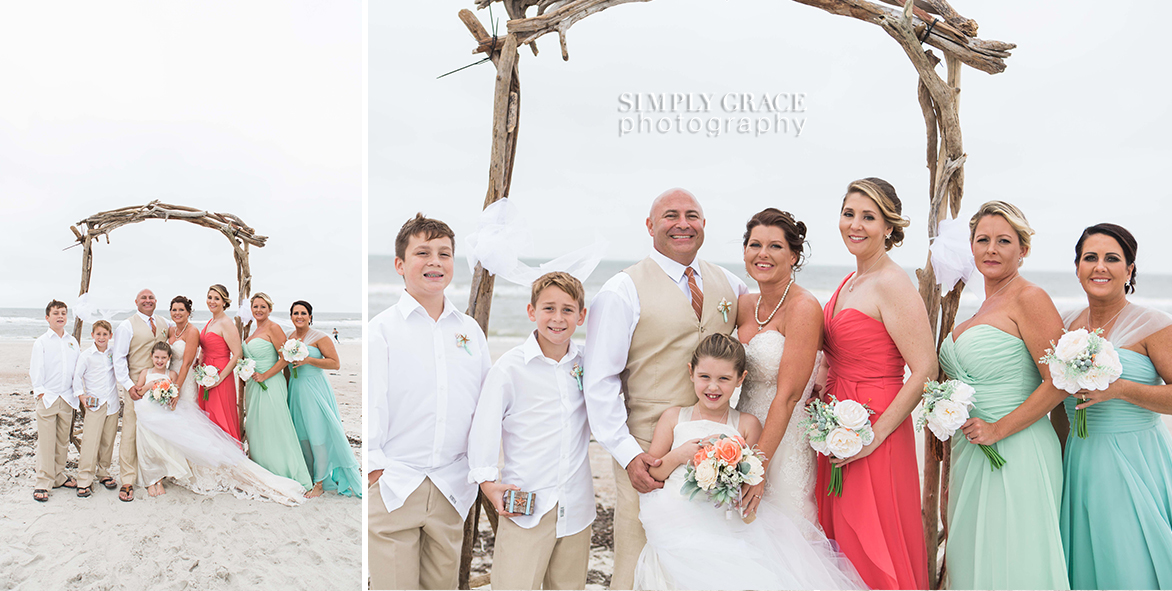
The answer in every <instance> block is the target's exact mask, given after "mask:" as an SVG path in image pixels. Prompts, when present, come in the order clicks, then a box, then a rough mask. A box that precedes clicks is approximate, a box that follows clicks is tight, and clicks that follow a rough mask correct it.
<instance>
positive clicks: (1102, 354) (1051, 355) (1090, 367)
mask: <svg viewBox="0 0 1172 591" xmlns="http://www.w3.org/2000/svg"><path fill="white" fill-rule="evenodd" d="M1050 345H1051V346H1052V348H1050V349H1046V355H1045V356H1043V357H1042V358H1041V359H1039V360H1038V361H1040V362H1042V363H1045V364H1046V365H1049V366H1050V377H1051V378H1053V379H1054V387H1055V388H1058V389H1060V390H1065V391H1066V392H1068V393H1070V394H1077V393H1078V392H1079V390H1106V389H1107V387H1108V386H1110V385H1111V383H1112V382H1114V381H1115V380H1117V379H1119V376H1120V375H1123V365H1122V364H1121V363H1119V354H1118V353H1116V352H1115V347H1113V346H1112V345H1111V341H1108V340H1107V339H1105V338H1103V329H1101V328H1096V329H1095V331H1094V332H1088V331H1087V329H1085V328H1080V329H1078V330H1072V331H1068V332H1066V333H1065V334H1063V335H1062V338H1060V339H1058V344H1056V345H1055V344H1054V341H1050ZM1074 430H1075V433H1076V434H1077V435H1078V436H1079V437H1082V438H1083V439H1086V436H1087V410H1086V409H1085V408H1083V409H1078V410H1076V411H1074Z"/></svg>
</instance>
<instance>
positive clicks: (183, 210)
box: [69, 199, 268, 432]
mask: <svg viewBox="0 0 1172 591" xmlns="http://www.w3.org/2000/svg"><path fill="white" fill-rule="evenodd" d="M152 219H156V220H163V221H167V220H180V221H184V222H190V223H192V224H195V225H197V226H203V227H205V228H210V229H212V230H216V231H218V232H220V233H221V234H223V235H224V236H225V237H226V238H228V241H229V242H231V243H232V258H233V259H234V260H235V261H236V283H237V285H238V292H237V293H238V295H237V297H238V301H237V302H236V305H237V306H241V305H243V304H244V301H245V298H247V297H248V292H249V291H250V290H251V289H252V272H251V270H250V269H249V266H248V248H249V247H250V246H256V247H263V246H264V245H265V241H266V240H268V237H266V236H261V235H258V234H257V233H256V230H254V229H253V228H252V227H251V226H249V225H248V224H246V223H244V221H243V220H241V219H240V218H238V217H236V216H234V215H232V214H230V213H215V212H210V211H204V210H200V209H195V208H193V207H187V206H183V205H171V204H168V203H161V202H159V201H158V200H157V199H156V200H154V201H151V202H150V203H147V204H146V205H141V206H132V207H123V208H119V209H113V210H110V211H103V212H101V213H96V214H94V215H91V216H89V217H87V218H85V219H83V220H81V221H79V222H77V223H76V224H74V225H72V226H70V227H69V229H70V230H71V231H72V232H73V235H74V236H75V237H76V239H77V242H78V243H79V244H81V249H82V250H81V289H80V290H79V291H78V293H77V295H78V296H82V295H84V294H86V293H87V292H89V290H90V276H91V275H92V272H93V267H94V251H93V242H94V239H95V238H99V237H101V236H105V237H106V244H109V243H110V232H112V231H114V229H116V228H120V227H122V226H125V225H127V224H135V223H138V222H144V221H146V220H152ZM79 227H80V228H81V229H80V230H79V229H78V228H79ZM83 324H84V322H83V321H82V319H81V318H78V319H77V320H76V321H75V322H74V324H73V338H75V339H78V341H79V342H80V340H81V329H82V325H83ZM236 328H237V329H239V330H240V334H241V335H243V336H245V337H247V336H248V335H247V333H245V332H244V330H245V328H244V325H243V323H242V322H241V320H240V317H239V316H237V318H236ZM237 391H238V392H241V390H240V389H239V388H238V389H237ZM243 401H244V397H243V395H241V396H238V398H237V401H236V404H237V407H238V408H239V410H240V422H241V432H243V426H244V408H243V405H244V402H243ZM76 415H77V413H76V412H75V413H74V418H75V419H76Z"/></svg>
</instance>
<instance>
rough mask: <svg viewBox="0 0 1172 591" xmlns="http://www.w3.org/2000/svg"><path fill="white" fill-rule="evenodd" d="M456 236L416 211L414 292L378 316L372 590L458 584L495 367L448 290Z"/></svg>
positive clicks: (371, 363) (410, 231)
mask: <svg viewBox="0 0 1172 591" xmlns="http://www.w3.org/2000/svg"><path fill="white" fill-rule="evenodd" d="M454 259H455V235H454V233H453V232H452V230H451V228H449V227H448V225H447V224H445V223H443V222H441V221H439V220H433V219H428V218H425V217H423V215H422V214H419V215H416V216H415V218H414V219H411V220H409V221H408V222H407V223H406V224H404V225H403V227H402V229H400V230H399V234H398V236H397V237H396V238H395V271H396V272H397V273H399V274H400V275H402V276H403V282H404V283H405V284H406V292H405V293H404V294H403V296H402V298H400V299H399V302H398V303H397V304H395V305H394V306H391V307H390V308H389V309H387V310H385V311H384V312H382V313H381V314H379V315H378V316H375V317H374V319H372V320H371V321H370V326H369V332H368V343H367V344H368V349H367V351H368V355H369V358H368V364H367V367H368V368H369V383H370V385H369V388H368V397H369V398H368V400H367V417H368V421H369V422H368V427H369V429H370V431H369V437H368V441H367V449H366V452H367V465H368V467H369V469H370V473H369V474H368V481H369V486H368V488H367V498H369V499H370V500H369V504H368V505H367V538H368V541H369V550H368V552H369V561H368V562H369V564H370V585H371V588H372V589H421V588H422V589H455V588H456V583H457V578H458V576H457V575H458V572H457V571H458V569H459V557H460V545H461V542H462V540H463V535H464V519H465V518H466V517H467V515H468V510H469V509H470V508H471V507H472V503H473V502H474V501H475V500H476V486H474V485H472V484H470V483H469V482H468V458H467V455H466V452H467V450H468V429H469V427H470V426H471V424H472V412H473V410H475V409H476V401H477V399H478V398H479V397H480V387H481V385H482V384H483V383H484V376H485V374H486V373H488V369H489V367H490V366H491V365H492V361H491V358H490V357H489V353H488V342H487V341H486V340H485V338H484V332H483V331H482V330H481V328H480V325H478V324H477V323H476V321H475V320H473V319H472V318H471V317H469V316H468V315H466V314H464V313H462V312H460V311H459V309H457V308H456V306H455V305H454V304H453V303H452V302H451V300H449V299H448V298H446V297H445V296H444V288H446V287H447V286H448V284H449V283H451V282H452V274H453V270H454Z"/></svg>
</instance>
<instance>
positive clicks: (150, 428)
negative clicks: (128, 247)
mask: <svg viewBox="0 0 1172 591" xmlns="http://www.w3.org/2000/svg"><path fill="white" fill-rule="evenodd" d="M191 306H192V303H191V300H190V299H187V298H185V297H183V296H178V297H176V298H175V299H173V300H171V319H172V320H173V321H174V322H175V325H174V326H173V327H172V328H171V329H170V330H169V331H168V339H167V340H168V341H169V343H170V345H169V346H168V345H166V344H164V343H159V345H161V346H157V347H156V348H157V349H158V350H157V351H152V358H153V356H154V355H160V356H162V357H166V358H167V359H166V363H169V367H167V365H166V364H164V365H163V368H162V369H150V370H147V371H145V372H144V373H143V376H142V378H141V380H140V381H142V382H145V383H147V384H150V383H153V382H154V381H157V380H159V379H162V378H164V377H169V378H170V379H173V380H174V383H175V384H176V385H178V387H179V398H177V399H176V400H175V401H174V402H173V403H172V406H171V408H167V407H164V406H162V405H160V404H158V403H156V402H153V401H151V400H149V399H147V398H146V397H143V398H142V399H141V400H136V401H135V411H136V413H141V414H139V419H138V439H139V443H138V445H139V473H140V474H142V475H143V478H144V480H145V481H146V482H147V483H148V484H149V485H150V486H149V487H148V492H150V493H151V496H157V495H160V494H164V492H165V491H164V490H163V485H162V479H163V478H164V477H171V478H172V479H173V480H175V481H176V482H177V483H179V484H181V485H182V486H184V487H187V488H189V489H191V490H192V491H193V492H196V493H199V494H214V493H219V492H227V493H231V494H233V495H235V496H236V497H238V498H251V499H255V498H267V499H269V500H271V501H276V502H278V503H281V504H283V505H297V504H300V503H301V502H302V501H303V500H304V495H303V491H304V489H303V488H302V486H301V485H300V484H299V483H297V482H296V481H294V480H290V479H288V478H284V477H281V476H277V475H275V474H272V473H270V472H269V471H267V470H265V469H264V468H262V467H260V466H259V465H257V464H256V463H255V462H253V461H252V460H249V459H248V457H247V456H245V455H244V452H243V451H241V450H240V448H239V444H238V443H237V442H236V440H235V439H233V438H232V437H231V436H230V435H228V434H227V433H225V432H224V430H223V429H220V428H219V427H218V426H216V424H215V423H213V422H212V421H211V420H210V419H209V418H208V416H207V415H206V414H205V413H204V412H203V411H201V410H200V409H199V406H198V405H197V403H196V396H197V394H196V392H197V388H196V385H195V375H194V371H192V362H193V361H194V360H195V358H196V349H197V348H198V347H199V331H198V330H197V329H196V328H195V327H193V326H191V322H190V321H191ZM168 374H170V375H168ZM229 379H235V376H229ZM144 434H145V435H146V437H145V442H146V443H145V445H146V448H147V449H145V452H146V453H144V443H143V441H144Z"/></svg>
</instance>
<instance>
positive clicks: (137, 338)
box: [126, 314, 694, 382]
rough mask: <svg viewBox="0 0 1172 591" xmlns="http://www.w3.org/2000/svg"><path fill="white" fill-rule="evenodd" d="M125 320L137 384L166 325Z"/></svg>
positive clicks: (132, 375) (128, 360) (128, 359)
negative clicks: (152, 327) (128, 328)
mask: <svg viewBox="0 0 1172 591" xmlns="http://www.w3.org/2000/svg"><path fill="white" fill-rule="evenodd" d="M693 316H694V314H693ZM127 320H128V321H129V322H130V328H131V329H133V331H134V332H133V333H132V334H131V337H130V352H129V353H127V354H126V365H127V367H129V368H130V379H132V380H134V381H136V382H137V381H138V374H139V372H141V371H142V370H144V369H149V368H150V367H151V350H152V349H153V348H154V346H155V343H158V342H166V341H167V323H166V322H165V321H163V320H160V319H159V317H157V316H156V317H155V329H156V334H151V325H149V324H147V322H146V321H145V320H143V319H142V318H140V317H139V316H138V314H133V315H132V316H131V317H130V318H129V319H127Z"/></svg>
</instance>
